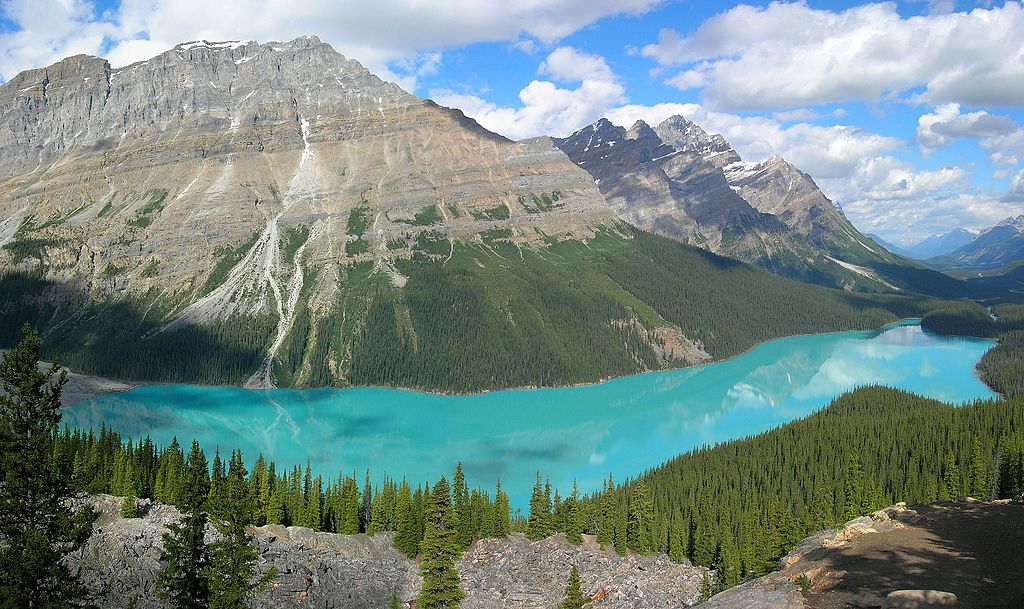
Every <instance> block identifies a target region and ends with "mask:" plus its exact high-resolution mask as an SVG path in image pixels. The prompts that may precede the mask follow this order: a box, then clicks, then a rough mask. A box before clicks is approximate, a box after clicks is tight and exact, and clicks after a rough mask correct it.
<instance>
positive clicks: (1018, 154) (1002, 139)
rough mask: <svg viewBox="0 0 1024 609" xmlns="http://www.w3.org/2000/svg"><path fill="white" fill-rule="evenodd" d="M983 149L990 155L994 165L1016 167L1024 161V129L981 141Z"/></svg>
mask: <svg viewBox="0 0 1024 609" xmlns="http://www.w3.org/2000/svg"><path fill="white" fill-rule="evenodd" d="M981 147H982V148H984V149H985V150H986V151H987V152H988V153H989V159H990V160H991V161H992V162H993V163H994V164H996V165H1005V166H1012V165H1016V164H1017V163H1019V162H1020V161H1021V159H1024V129H1017V130H1016V131H1013V132H1011V133H1007V134H1006V135H997V136H992V137H987V138H985V139H983V140H981Z"/></svg>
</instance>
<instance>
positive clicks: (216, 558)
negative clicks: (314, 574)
mask: <svg viewBox="0 0 1024 609" xmlns="http://www.w3.org/2000/svg"><path fill="white" fill-rule="evenodd" d="M245 476H246V471H245V465H244V464H243V461H242V452H241V451H234V452H232V453H231V460H230V463H229V465H228V472H227V476H226V477H225V479H224V480H223V485H222V487H221V495H220V505H221V507H222V513H223V514H224V516H222V517H221V518H218V519H215V520H214V524H215V525H216V527H217V530H218V531H219V532H220V539H218V540H217V541H214V542H213V543H212V544H210V564H209V566H208V567H207V569H206V572H205V575H206V577H207V579H208V581H209V586H210V609H247V608H248V607H249V601H250V600H251V599H252V598H253V596H255V595H256V594H258V593H259V592H260V591H262V590H263V588H265V587H266V585H267V583H268V582H269V581H270V580H271V579H273V578H274V576H276V575H277V571H276V570H275V569H273V568H271V569H270V570H269V571H268V572H267V573H266V574H264V575H263V577H260V578H257V577H256V559H257V558H258V557H259V555H258V554H257V552H256V549H255V548H253V547H252V536H251V535H249V533H248V532H246V527H247V526H249V524H250V522H251V517H250V512H249V490H248V487H247V485H246V482H245Z"/></svg>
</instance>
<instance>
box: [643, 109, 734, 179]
mask: <svg viewBox="0 0 1024 609" xmlns="http://www.w3.org/2000/svg"><path fill="white" fill-rule="evenodd" d="M654 131H655V132H656V133H657V134H658V137H660V138H661V140H662V141H663V142H665V143H666V144H669V145H671V146H674V147H675V148H677V149H678V150H682V151H685V152H695V153H697V154H699V155H700V156H701V157H702V158H703V159H704V160H705V161H707V162H709V163H711V164H713V165H715V166H716V167H724V166H725V165H728V164H730V163H735V162H737V161H739V160H741V159H740V155H739V154H737V153H736V151H735V150H733V149H732V146H731V145H729V142H727V141H726V139H725V138H724V137H722V136H721V135H718V134H713V135H712V134H709V133H708V132H707V131H704V129H702V128H701V127H700V126H699V125H697V123H694V122H693V121H691V120H689V119H687V118H685V117H683V116H680V115H678V114H677V115H675V116H670V117H669V118H667V119H665V120H664V121H662V122H661V123H660V124H659V125H658V126H657V127H656V128H655V129H654Z"/></svg>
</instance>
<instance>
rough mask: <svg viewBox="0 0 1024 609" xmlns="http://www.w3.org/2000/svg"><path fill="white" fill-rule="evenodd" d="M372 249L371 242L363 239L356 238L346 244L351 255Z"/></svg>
mask: <svg viewBox="0 0 1024 609" xmlns="http://www.w3.org/2000/svg"><path fill="white" fill-rule="evenodd" d="M368 251H370V244H369V243H367V242H366V241H363V240H362V239H355V240H353V241H349V242H348V243H346V244H345V253H346V254H348V255H349V256H355V255H357V254H365V253H366V252H368Z"/></svg>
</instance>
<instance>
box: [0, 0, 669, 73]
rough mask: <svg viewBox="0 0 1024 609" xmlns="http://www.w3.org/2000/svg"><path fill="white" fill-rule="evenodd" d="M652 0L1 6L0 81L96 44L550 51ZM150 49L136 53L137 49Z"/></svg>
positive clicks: (375, 54)
mask: <svg viewBox="0 0 1024 609" xmlns="http://www.w3.org/2000/svg"><path fill="white" fill-rule="evenodd" d="M658 1H659V0H545V1H543V2H541V1H539V0H474V1H473V2H462V1H460V0H436V1H434V2H422V1H419V0H376V1H375V2H363V1H362V0H307V1H305V2H301V3H300V2H294V1H293V0H219V1H217V2H210V1H209V0H122V2H121V5H120V7H119V8H118V9H117V10H116V11H115V12H113V13H112V14H109V15H104V16H101V17H99V18H97V17H95V16H94V14H93V10H92V5H91V4H90V3H89V2H86V1H85V0H8V1H6V2H3V3H2V4H0V10H3V12H4V14H5V16H7V18H8V19H10V20H11V21H13V22H14V23H16V24H18V25H19V26H20V27H21V28H22V31H18V32H11V33H4V34H0V78H2V79H9V78H11V77H12V76H14V75H15V74H17V73H18V72H19V71H21V70H25V69H28V68H33V67H41V66H45V65H48V64H49V63H52V62H54V61H57V60H59V59H61V58H62V57H65V56H66V55H68V54H71V53H91V54H97V55H98V54H100V51H101V50H102V48H103V40H104V36H106V37H107V38H108V40H109V41H112V42H113V47H112V49H111V50H110V52H109V53H108V55H109V56H110V57H113V58H117V63H118V64H127V63H131V62H133V61H138V60H142V59H148V58H149V57H151V56H153V54H154V50H166V49H169V48H170V47H172V46H174V45H175V44H177V43H179V42H184V41H187V40H197V39H207V40H246V39H253V40H259V41H270V40H290V39H293V38H297V37H299V36H303V35H306V34H316V35H318V36H319V37H320V38H321V39H322V40H324V41H325V42H328V43H330V44H332V45H333V46H334V47H335V48H337V49H338V50H339V51H340V52H342V53H344V54H346V55H348V56H350V57H353V58H355V59H358V60H359V61H360V62H362V63H363V64H364V65H366V66H367V67H368V68H369V69H371V70H373V71H375V72H377V73H380V74H382V75H386V74H387V66H388V64H389V63H391V62H394V61H398V60H402V59H409V58H415V57H417V56H419V55H420V54H421V53H424V52H428V51H430V52H436V51H438V50H443V49H447V48H454V47H459V46H462V45H466V44H472V43H476V42H485V41H492V42H494V41H509V42H516V41H521V40H522V39H523V38H524V37H528V38H536V39H538V40H540V41H541V42H543V43H551V42H554V41H556V40H558V39H559V38H562V37H564V36H567V35H569V34H571V33H573V32H575V31H577V30H579V29H580V28H582V27H585V26H587V25H589V24H591V23H593V22H595V21H597V20H599V19H601V18H603V17H606V16H609V15H616V14H639V13H643V12H645V11H647V10H649V9H650V8H651V7H653V6H654V5H656V4H657V3H658ZM144 39H146V40H148V41H149V42H148V43H141V42H140V40H144Z"/></svg>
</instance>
